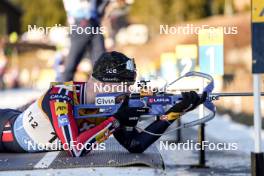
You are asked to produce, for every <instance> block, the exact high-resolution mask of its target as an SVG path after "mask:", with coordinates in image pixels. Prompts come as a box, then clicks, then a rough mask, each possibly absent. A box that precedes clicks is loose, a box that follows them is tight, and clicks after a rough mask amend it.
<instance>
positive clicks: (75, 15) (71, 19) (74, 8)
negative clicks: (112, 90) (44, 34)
mask: <svg viewBox="0 0 264 176" xmlns="http://www.w3.org/2000/svg"><path fill="white" fill-rule="evenodd" d="M63 2H64V7H65V10H66V13H67V16H68V23H69V25H70V26H71V27H72V29H74V28H75V29H76V26H77V27H78V28H79V29H80V28H81V29H83V30H85V29H88V32H89V31H90V32H91V33H90V34H88V33H86V32H81V33H80V31H79V32H78V31H77V30H71V31H70V32H71V34H70V38H71V47H70V51H69V55H68V57H67V58H66V60H65V70H64V74H63V78H62V81H71V80H73V78H74V73H75V71H76V68H77V66H78V64H79V63H80V61H81V59H82V58H83V55H84V53H85V51H86V48H87V47H89V48H91V52H90V56H91V60H92V63H94V62H95V61H96V60H97V58H98V57H99V56H100V55H101V54H102V53H104V52H105V45H104V37H103V35H102V33H101V32H102V31H101V30H99V29H101V28H100V22H101V19H102V17H103V15H104V11H105V8H106V7H107V5H108V4H109V2H110V0H63ZM73 25H76V26H75V27H73ZM89 29H90V30H89ZM98 31H99V32H98Z"/></svg>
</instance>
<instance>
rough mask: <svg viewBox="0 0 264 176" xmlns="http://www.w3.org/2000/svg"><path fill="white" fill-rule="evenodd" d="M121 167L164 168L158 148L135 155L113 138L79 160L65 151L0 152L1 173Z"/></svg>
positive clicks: (153, 146) (151, 148)
mask: <svg viewBox="0 0 264 176" xmlns="http://www.w3.org/2000/svg"><path fill="white" fill-rule="evenodd" d="M120 166H147V167H153V168H159V169H163V168H164V165H163V160H162V157H161V154H160V152H159V151H158V149H157V147H156V146H155V145H152V146H150V147H149V148H148V149H147V150H146V151H145V152H144V153H142V154H133V153H129V152H128V151H126V149H124V148H123V147H122V146H121V145H120V144H119V143H118V142H117V141H116V140H115V139H114V138H110V139H109V140H107V141H106V142H105V150H94V151H91V152H90V153H89V154H87V155H86V156H84V157H79V158H74V157H68V156H67V154H66V152H64V151H60V152H59V151H58V152H45V153H33V154H29V153H23V154H22V153H0V171H4V170H32V169H60V168H85V167H120Z"/></svg>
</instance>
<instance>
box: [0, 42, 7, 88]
mask: <svg viewBox="0 0 264 176" xmlns="http://www.w3.org/2000/svg"><path fill="white" fill-rule="evenodd" d="M6 66H7V58H6V56H5V53H4V39H3V38H0V90H1V89H4V88H5V82H4V74H5V72H6Z"/></svg>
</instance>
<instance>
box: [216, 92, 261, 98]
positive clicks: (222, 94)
mask: <svg viewBox="0 0 264 176" xmlns="http://www.w3.org/2000/svg"><path fill="white" fill-rule="evenodd" d="M211 95H213V96H218V97H238V96H243V97H249V96H253V95H254V94H253V92H227V93H212V94H211ZM261 96H264V92H261Z"/></svg>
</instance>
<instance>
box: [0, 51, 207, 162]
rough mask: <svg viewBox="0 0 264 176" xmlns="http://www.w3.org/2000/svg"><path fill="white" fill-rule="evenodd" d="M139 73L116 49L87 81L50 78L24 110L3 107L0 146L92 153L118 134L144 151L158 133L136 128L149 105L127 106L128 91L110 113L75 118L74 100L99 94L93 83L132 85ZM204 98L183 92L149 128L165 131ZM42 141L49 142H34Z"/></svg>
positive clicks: (83, 100) (91, 98) (89, 100)
mask: <svg viewBox="0 0 264 176" xmlns="http://www.w3.org/2000/svg"><path fill="white" fill-rule="evenodd" d="M135 79H136V65H135V63H134V60H133V59H130V58H128V57H127V56H125V55H124V54H122V53H118V52H109V53H104V54H103V55H102V56H101V57H100V58H99V59H98V60H97V62H96V63H95V65H94V69H93V74H92V76H91V77H90V78H89V80H88V81H87V82H85V83H84V82H65V83H52V84H51V86H50V89H49V90H48V91H47V92H46V93H45V94H44V95H43V96H41V97H40V98H39V99H37V100H36V101H34V103H32V104H31V105H30V106H29V107H27V108H26V109H25V110H24V111H19V110H14V109H1V110H0V151H1V152H42V151H50V150H53V148H52V146H54V145H55V146H58V145H59V144H62V146H64V147H63V148H62V149H63V150H66V151H67V153H68V154H69V155H70V156H74V157H78V156H83V155H85V154H87V153H89V152H90V151H91V150H92V149H93V146H97V145H99V144H100V143H101V142H103V141H105V140H106V139H108V137H109V136H110V135H111V134H114V137H115V138H116V139H117V140H118V142H119V143H120V144H121V145H122V146H124V147H125V148H126V149H127V150H128V151H130V152H143V151H144V150H145V149H146V148H147V147H148V146H150V145H151V144H152V143H153V142H155V141H156V140H157V139H158V137H157V136H152V135H149V134H146V133H145V132H139V131H137V130H136V129H135V128H134V127H135V126H136V124H137V121H138V117H139V116H140V114H141V113H142V112H143V113H144V111H145V112H146V109H142V108H131V107H128V96H127V95H126V94H124V96H123V97H117V100H116V101H120V102H122V105H121V107H120V108H119V109H118V111H117V113H115V114H114V115H113V116H112V117H109V118H105V117H102V118H88V119H75V117H74V113H73V108H74V106H75V105H77V104H86V103H94V101H95V96H96V94H97V93H102V92H100V90H98V89H95V85H96V84H97V85H101V86H103V87H104V86H112V87H117V86H113V85H120V84H121V82H126V83H127V84H122V86H130V85H132V84H134V82H135ZM124 90H129V89H128V88H124ZM112 91H113V92H116V91H117V90H112ZM128 93H129V92H128ZM204 99H205V98H204V97H202V98H200V97H199V96H198V95H197V94H196V93H195V92H188V93H183V100H182V101H181V102H180V103H178V104H176V105H175V106H173V107H172V108H170V109H169V110H168V111H167V112H166V115H165V117H166V118H160V119H158V120H156V121H154V122H153V123H152V124H150V125H149V126H148V127H147V128H146V130H147V131H150V132H153V133H163V132H164V131H165V130H166V129H167V128H168V127H169V125H170V124H171V123H172V122H173V121H174V120H175V119H177V118H179V117H180V114H181V113H184V112H187V111H190V110H192V109H194V108H196V107H197V106H198V105H199V104H201V103H202V102H203V101H204ZM91 113H98V112H97V110H95V111H86V110H85V109H83V110H81V111H80V112H79V114H81V115H85V114H91ZM128 127H132V129H133V130H131V128H128ZM129 129H130V130H129ZM79 144H81V145H79ZM40 145H41V146H43V145H44V146H45V148H44V149H43V148H42V149H40V147H32V146H40ZM30 146H31V147H30ZM65 146H67V147H65ZM80 146H84V147H80ZM59 149H61V148H59ZM59 149H58V150H59Z"/></svg>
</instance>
